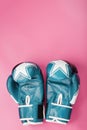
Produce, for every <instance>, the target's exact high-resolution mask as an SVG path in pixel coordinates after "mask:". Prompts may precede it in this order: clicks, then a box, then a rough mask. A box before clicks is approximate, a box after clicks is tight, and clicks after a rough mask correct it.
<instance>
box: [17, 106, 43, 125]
mask: <svg viewBox="0 0 87 130" xmlns="http://www.w3.org/2000/svg"><path fill="white" fill-rule="evenodd" d="M19 117H20V120H21V122H22V123H23V124H24V125H28V124H41V123H42V121H43V104H39V105H38V104H29V105H19Z"/></svg>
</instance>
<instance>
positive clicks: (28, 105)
mask: <svg viewBox="0 0 87 130" xmlns="http://www.w3.org/2000/svg"><path fill="white" fill-rule="evenodd" d="M32 106H33V105H32V104H30V105H19V106H18V107H19V108H21V107H32Z"/></svg>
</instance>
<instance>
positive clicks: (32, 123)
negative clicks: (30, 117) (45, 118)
mask: <svg viewBox="0 0 87 130" xmlns="http://www.w3.org/2000/svg"><path fill="white" fill-rule="evenodd" d="M29 124H30V125H40V124H43V122H36V123H35V122H30V121H28V122H26V123H23V125H29Z"/></svg>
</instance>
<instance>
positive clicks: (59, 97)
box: [57, 93, 62, 104]
mask: <svg viewBox="0 0 87 130" xmlns="http://www.w3.org/2000/svg"><path fill="white" fill-rule="evenodd" d="M57 104H62V93H60V94H59V95H58V99H57Z"/></svg>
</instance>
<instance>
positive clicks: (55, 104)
mask: <svg viewBox="0 0 87 130" xmlns="http://www.w3.org/2000/svg"><path fill="white" fill-rule="evenodd" d="M51 104H52V105H54V106H60V107H65V108H70V109H72V107H71V106H66V105H62V104H57V103H53V102H52V103H51Z"/></svg>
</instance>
